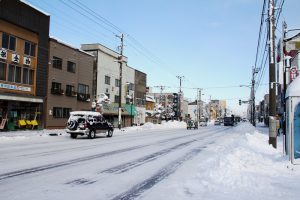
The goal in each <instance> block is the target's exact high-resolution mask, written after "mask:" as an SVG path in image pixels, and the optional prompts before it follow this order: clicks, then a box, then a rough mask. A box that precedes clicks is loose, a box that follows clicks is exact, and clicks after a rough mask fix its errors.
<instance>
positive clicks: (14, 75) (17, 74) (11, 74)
mask: <svg viewBox="0 0 300 200" xmlns="http://www.w3.org/2000/svg"><path fill="white" fill-rule="evenodd" d="M8 81H10V82H15V83H21V67H19V66H16V65H9V68H8Z"/></svg>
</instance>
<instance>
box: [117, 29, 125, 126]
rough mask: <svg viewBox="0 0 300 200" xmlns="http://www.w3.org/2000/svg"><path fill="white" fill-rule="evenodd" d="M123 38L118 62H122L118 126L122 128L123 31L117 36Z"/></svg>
mask: <svg viewBox="0 0 300 200" xmlns="http://www.w3.org/2000/svg"><path fill="white" fill-rule="evenodd" d="M117 37H118V38H120V39H121V46H120V55H121V56H119V58H118V62H119V63H120V77H119V78H120V79H119V80H120V81H119V109H118V115H119V121H118V128H119V129H121V127H122V64H123V48H124V34H123V33H122V35H121V36H117Z"/></svg>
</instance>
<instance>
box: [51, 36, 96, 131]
mask: <svg viewBox="0 0 300 200" xmlns="http://www.w3.org/2000/svg"><path fill="white" fill-rule="evenodd" d="M49 46H50V59H49V63H48V64H49V69H48V84H47V85H48V86H47V91H48V92H47V106H46V112H47V115H46V128H58V127H65V125H66V121H67V120H68V118H69V114H70V112H71V111H75V110H91V103H92V101H93V100H94V99H93V96H92V95H91V92H92V85H93V80H92V77H93V66H94V56H93V55H91V54H89V53H87V52H85V51H82V50H80V49H78V48H75V47H72V46H70V45H68V44H66V43H64V42H62V41H59V40H58V39H55V38H50V40H49Z"/></svg>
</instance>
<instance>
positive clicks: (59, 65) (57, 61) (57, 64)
mask: <svg viewBox="0 0 300 200" xmlns="http://www.w3.org/2000/svg"><path fill="white" fill-rule="evenodd" d="M52 63H53V64H52V66H53V67H54V68H56V69H62V59H61V58H59V57H55V56H53V59H52Z"/></svg>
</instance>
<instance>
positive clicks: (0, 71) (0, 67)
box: [0, 62, 6, 81]
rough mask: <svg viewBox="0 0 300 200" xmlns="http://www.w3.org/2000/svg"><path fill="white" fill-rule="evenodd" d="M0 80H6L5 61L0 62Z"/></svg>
mask: <svg viewBox="0 0 300 200" xmlns="http://www.w3.org/2000/svg"><path fill="white" fill-rule="evenodd" d="M0 80H2V81H6V63H3V62H0Z"/></svg>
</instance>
